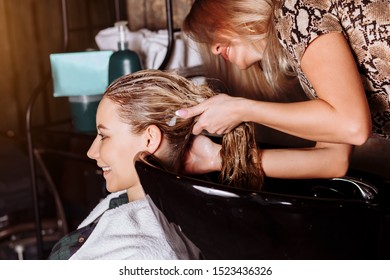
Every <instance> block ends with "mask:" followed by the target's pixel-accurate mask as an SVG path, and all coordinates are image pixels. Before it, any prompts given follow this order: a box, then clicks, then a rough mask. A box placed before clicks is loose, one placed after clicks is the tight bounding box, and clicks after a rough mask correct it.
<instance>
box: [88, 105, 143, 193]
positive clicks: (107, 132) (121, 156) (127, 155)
mask: <svg viewBox="0 0 390 280" xmlns="http://www.w3.org/2000/svg"><path fill="white" fill-rule="evenodd" d="M96 125H97V130H98V135H97V136H96V138H95V140H94V142H93V143H92V145H91V147H90V149H89V151H88V153H87V155H88V157H90V158H91V159H94V160H96V162H97V165H98V166H99V167H100V168H102V170H103V175H104V178H105V180H106V185H107V190H108V191H109V192H117V191H120V190H125V189H128V194H129V198H130V193H132V197H133V198H134V199H138V198H140V197H137V196H138V195H141V196H142V195H143V191H142V187H141V185H140V182H139V179H138V176H137V173H136V171H135V167H134V162H133V159H134V156H135V155H136V154H137V153H138V152H140V151H143V150H145V147H144V142H145V141H144V138H143V137H142V134H141V135H136V134H134V133H132V132H131V126H130V125H128V124H126V123H124V122H122V120H121V119H120V117H119V115H118V105H116V104H115V103H114V102H113V101H111V100H110V99H108V98H103V99H102V101H101V102H100V104H99V107H98V110H97V114H96Z"/></svg>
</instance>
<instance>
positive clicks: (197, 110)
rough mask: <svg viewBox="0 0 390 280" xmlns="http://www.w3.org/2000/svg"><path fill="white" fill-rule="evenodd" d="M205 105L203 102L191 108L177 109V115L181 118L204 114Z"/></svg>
mask: <svg viewBox="0 0 390 280" xmlns="http://www.w3.org/2000/svg"><path fill="white" fill-rule="evenodd" d="M205 109H206V108H205V107H204V105H203V104H202V103H200V104H198V105H195V106H193V107H189V108H182V109H180V110H177V111H176V115H177V116H179V117H181V118H185V119H188V118H192V117H195V116H198V115H200V114H202V113H203V112H204V111H205Z"/></svg>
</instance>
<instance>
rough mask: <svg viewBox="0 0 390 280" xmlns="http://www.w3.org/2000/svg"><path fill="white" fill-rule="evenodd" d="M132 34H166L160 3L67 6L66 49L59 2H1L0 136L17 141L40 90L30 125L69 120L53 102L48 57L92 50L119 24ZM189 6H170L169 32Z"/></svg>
mask: <svg viewBox="0 0 390 280" xmlns="http://www.w3.org/2000/svg"><path fill="white" fill-rule="evenodd" d="M115 1H118V2H117V3H119V7H120V8H121V10H120V11H121V13H119V17H121V19H127V20H128V21H129V28H130V29H131V30H138V29H140V28H148V29H151V30H157V29H165V28H166V11H165V9H166V8H165V7H166V6H165V0H66V1H65V2H66V7H67V10H68V27H69V36H68V45H67V47H66V49H65V46H64V45H65V44H64V43H65V42H64V33H63V25H62V23H63V19H62V13H61V11H62V3H63V2H62V0H0V42H1V43H0V106H1V110H0V135H4V134H6V135H9V136H13V135H22V136H23V134H24V130H25V111H26V108H27V104H28V102H29V100H30V98H31V96H32V95H33V94H34V92H35V91H37V90H38V89H44V91H45V92H44V93H43V94H42V95H41V96H42V97H41V98H40V99H39V102H38V103H37V105H36V107H35V110H34V112H35V114H34V121H35V122H36V123H39V124H40V123H43V122H45V121H51V120H53V119H54V120H56V119H62V118H63V117H64V116H68V115H69V105H68V103H67V100H66V99H64V98H57V99H54V98H52V82H51V81H50V80H47V77H49V78H50V75H51V74H50V63H49V54H50V53H56V52H64V51H83V50H86V49H89V48H92V49H94V48H97V46H96V44H95V40H94V37H95V35H96V34H97V32H98V31H99V30H102V29H104V28H107V27H111V26H113V25H114V22H115V21H116V19H117V18H118V13H116V12H118V10H117V9H116V8H117V6H116V5H115V3H114V2H115ZM192 2H193V0H172V6H173V14H174V17H173V19H174V26H175V28H180V26H181V22H182V20H183V18H184V16H185V15H186V14H187V13H188V11H189V9H190V7H191V4H192Z"/></svg>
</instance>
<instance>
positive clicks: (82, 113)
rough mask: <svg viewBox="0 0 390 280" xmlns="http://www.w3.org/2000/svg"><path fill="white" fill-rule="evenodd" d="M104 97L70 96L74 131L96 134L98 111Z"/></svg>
mask: <svg viewBox="0 0 390 280" xmlns="http://www.w3.org/2000/svg"><path fill="white" fill-rule="evenodd" d="M101 98H102V95H101V94H100V95H82V96H70V97H69V103H70V109H71V114H72V122H73V126H74V129H75V130H76V131H79V132H96V111H97V108H98V106H99V102H100V100H101Z"/></svg>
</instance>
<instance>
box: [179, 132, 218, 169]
mask: <svg viewBox="0 0 390 280" xmlns="http://www.w3.org/2000/svg"><path fill="white" fill-rule="evenodd" d="M220 149H221V146H220V145H219V144H216V143H214V142H213V141H211V140H210V138H208V137H206V136H203V135H198V136H195V138H194V140H193V142H192V145H191V148H190V150H189V151H188V152H187V154H186V155H185V159H184V172H186V173H190V174H205V173H209V172H213V171H220V170H221V158H220V156H219V151H220Z"/></svg>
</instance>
